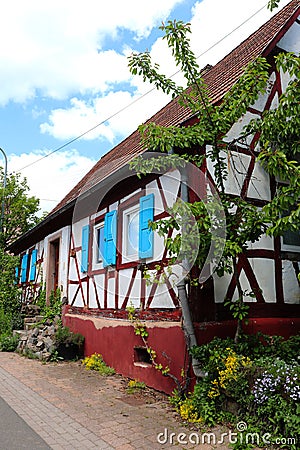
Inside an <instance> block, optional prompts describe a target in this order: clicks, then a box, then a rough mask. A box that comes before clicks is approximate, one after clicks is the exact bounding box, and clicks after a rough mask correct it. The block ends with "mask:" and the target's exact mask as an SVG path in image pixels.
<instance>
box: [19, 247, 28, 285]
mask: <svg viewBox="0 0 300 450" xmlns="http://www.w3.org/2000/svg"><path fill="white" fill-rule="evenodd" d="M27 262H28V254H27V253H26V254H25V255H23V258H22V262H21V283H25V281H26V277H27Z"/></svg>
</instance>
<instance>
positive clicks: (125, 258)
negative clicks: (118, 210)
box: [122, 202, 140, 263]
mask: <svg viewBox="0 0 300 450" xmlns="http://www.w3.org/2000/svg"><path fill="white" fill-rule="evenodd" d="M139 213H140V204H139V202H137V203H135V204H134V205H132V206H130V207H129V208H126V209H124V210H123V212H122V263H126V262H132V261H137V260H138V259H139V248H138V247H139V226H138V227H137V248H136V249H135V250H136V251H135V253H133V254H130V255H129V254H128V247H129V245H128V244H129V235H128V219H127V218H128V216H130V215H133V214H136V215H137V217H138V219H139Z"/></svg>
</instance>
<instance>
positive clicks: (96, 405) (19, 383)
mask: <svg viewBox="0 0 300 450" xmlns="http://www.w3.org/2000/svg"><path fill="white" fill-rule="evenodd" d="M124 386H125V384H124V379H123V378H122V377H120V376H118V375H116V376H113V377H101V376H100V375H99V374H98V373H96V372H92V371H87V370H85V369H84V368H83V367H82V366H81V364H80V363H79V362H64V363H58V364H55V363H48V364H42V363H41V362H39V361H37V360H30V359H26V358H24V357H21V356H19V355H18V354H15V353H1V352H0V396H1V397H2V398H3V399H4V400H5V401H6V402H7V403H8V404H9V405H10V406H11V407H12V408H13V409H14V410H15V411H16V412H17V414H19V415H20V416H21V417H22V418H23V419H24V420H25V422H27V424H28V425H29V426H30V427H31V428H32V429H33V430H34V431H35V432H36V433H38V434H39V435H40V436H41V437H42V438H43V439H44V441H45V442H46V443H47V444H48V445H49V446H50V447H51V448H52V449H54V450H68V449H70V450H71V449H72V450H73V449H80V450H85V449H103V450H105V449H117V450H131V449H147V450H152V449H170V448H173V449H179V448H182V449H193V448H197V449H199V450H211V449H213V448H218V449H222V450H225V449H228V447H227V446H225V445H219V446H216V445H214V446H212V445H209V444H200V445H192V444H187V445H181V444H180V443H178V440H177V436H178V435H179V433H186V434H188V433H190V431H189V430H187V429H186V428H184V427H183V426H182V425H181V424H180V423H179V422H178V420H177V419H176V417H175V415H174V413H173V411H172V409H171V408H170V406H169V405H168V402H167V400H166V398H165V397H164V396H163V395H157V396H153V397H151V395H150V394H149V395H148V396H147V395H145V396H143V397H138V398H136V397H134V396H130V395H128V394H126V391H125V390H124ZM165 430H167V436H168V437H167V442H165V440H166V439H165V436H166V432H165ZM159 433H164V434H161V435H160V436H161V438H160V442H161V443H159V442H158V440H157V437H158V435H159ZM171 433H174V435H173V436H174V438H171V440H170V435H171ZM170 442H172V443H170ZM30 450H34V449H30Z"/></svg>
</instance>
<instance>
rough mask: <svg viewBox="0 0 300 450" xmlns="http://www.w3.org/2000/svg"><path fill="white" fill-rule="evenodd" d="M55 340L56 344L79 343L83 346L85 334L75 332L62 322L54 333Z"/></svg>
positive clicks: (79, 345)
mask: <svg viewBox="0 0 300 450" xmlns="http://www.w3.org/2000/svg"><path fill="white" fill-rule="evenodd" d="M54 342H55V344H56V346H59V345H61V344H63V345H78V347H82V346H83V344H84V336H83V335H82V334H80V333H73V332H72V331H70V329H69V328H68V327H64V326H63V325H62V324H61V323H60V324H59V325H58V327H57V330H56V332H55V334H54Z"/></svg>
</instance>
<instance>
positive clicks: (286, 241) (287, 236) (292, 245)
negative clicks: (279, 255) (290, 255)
mask: <svg viewBox="0 0 300 450" xmlns="http://www.w3.org/2000/svg"><path fill="white" fill-rule="evenodd" d="M281 248H282V250H285V251H291V252H293V251H294V252H300V233H299V231H285V232H284V233H283V235H282V245H281Z"/></svg>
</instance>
